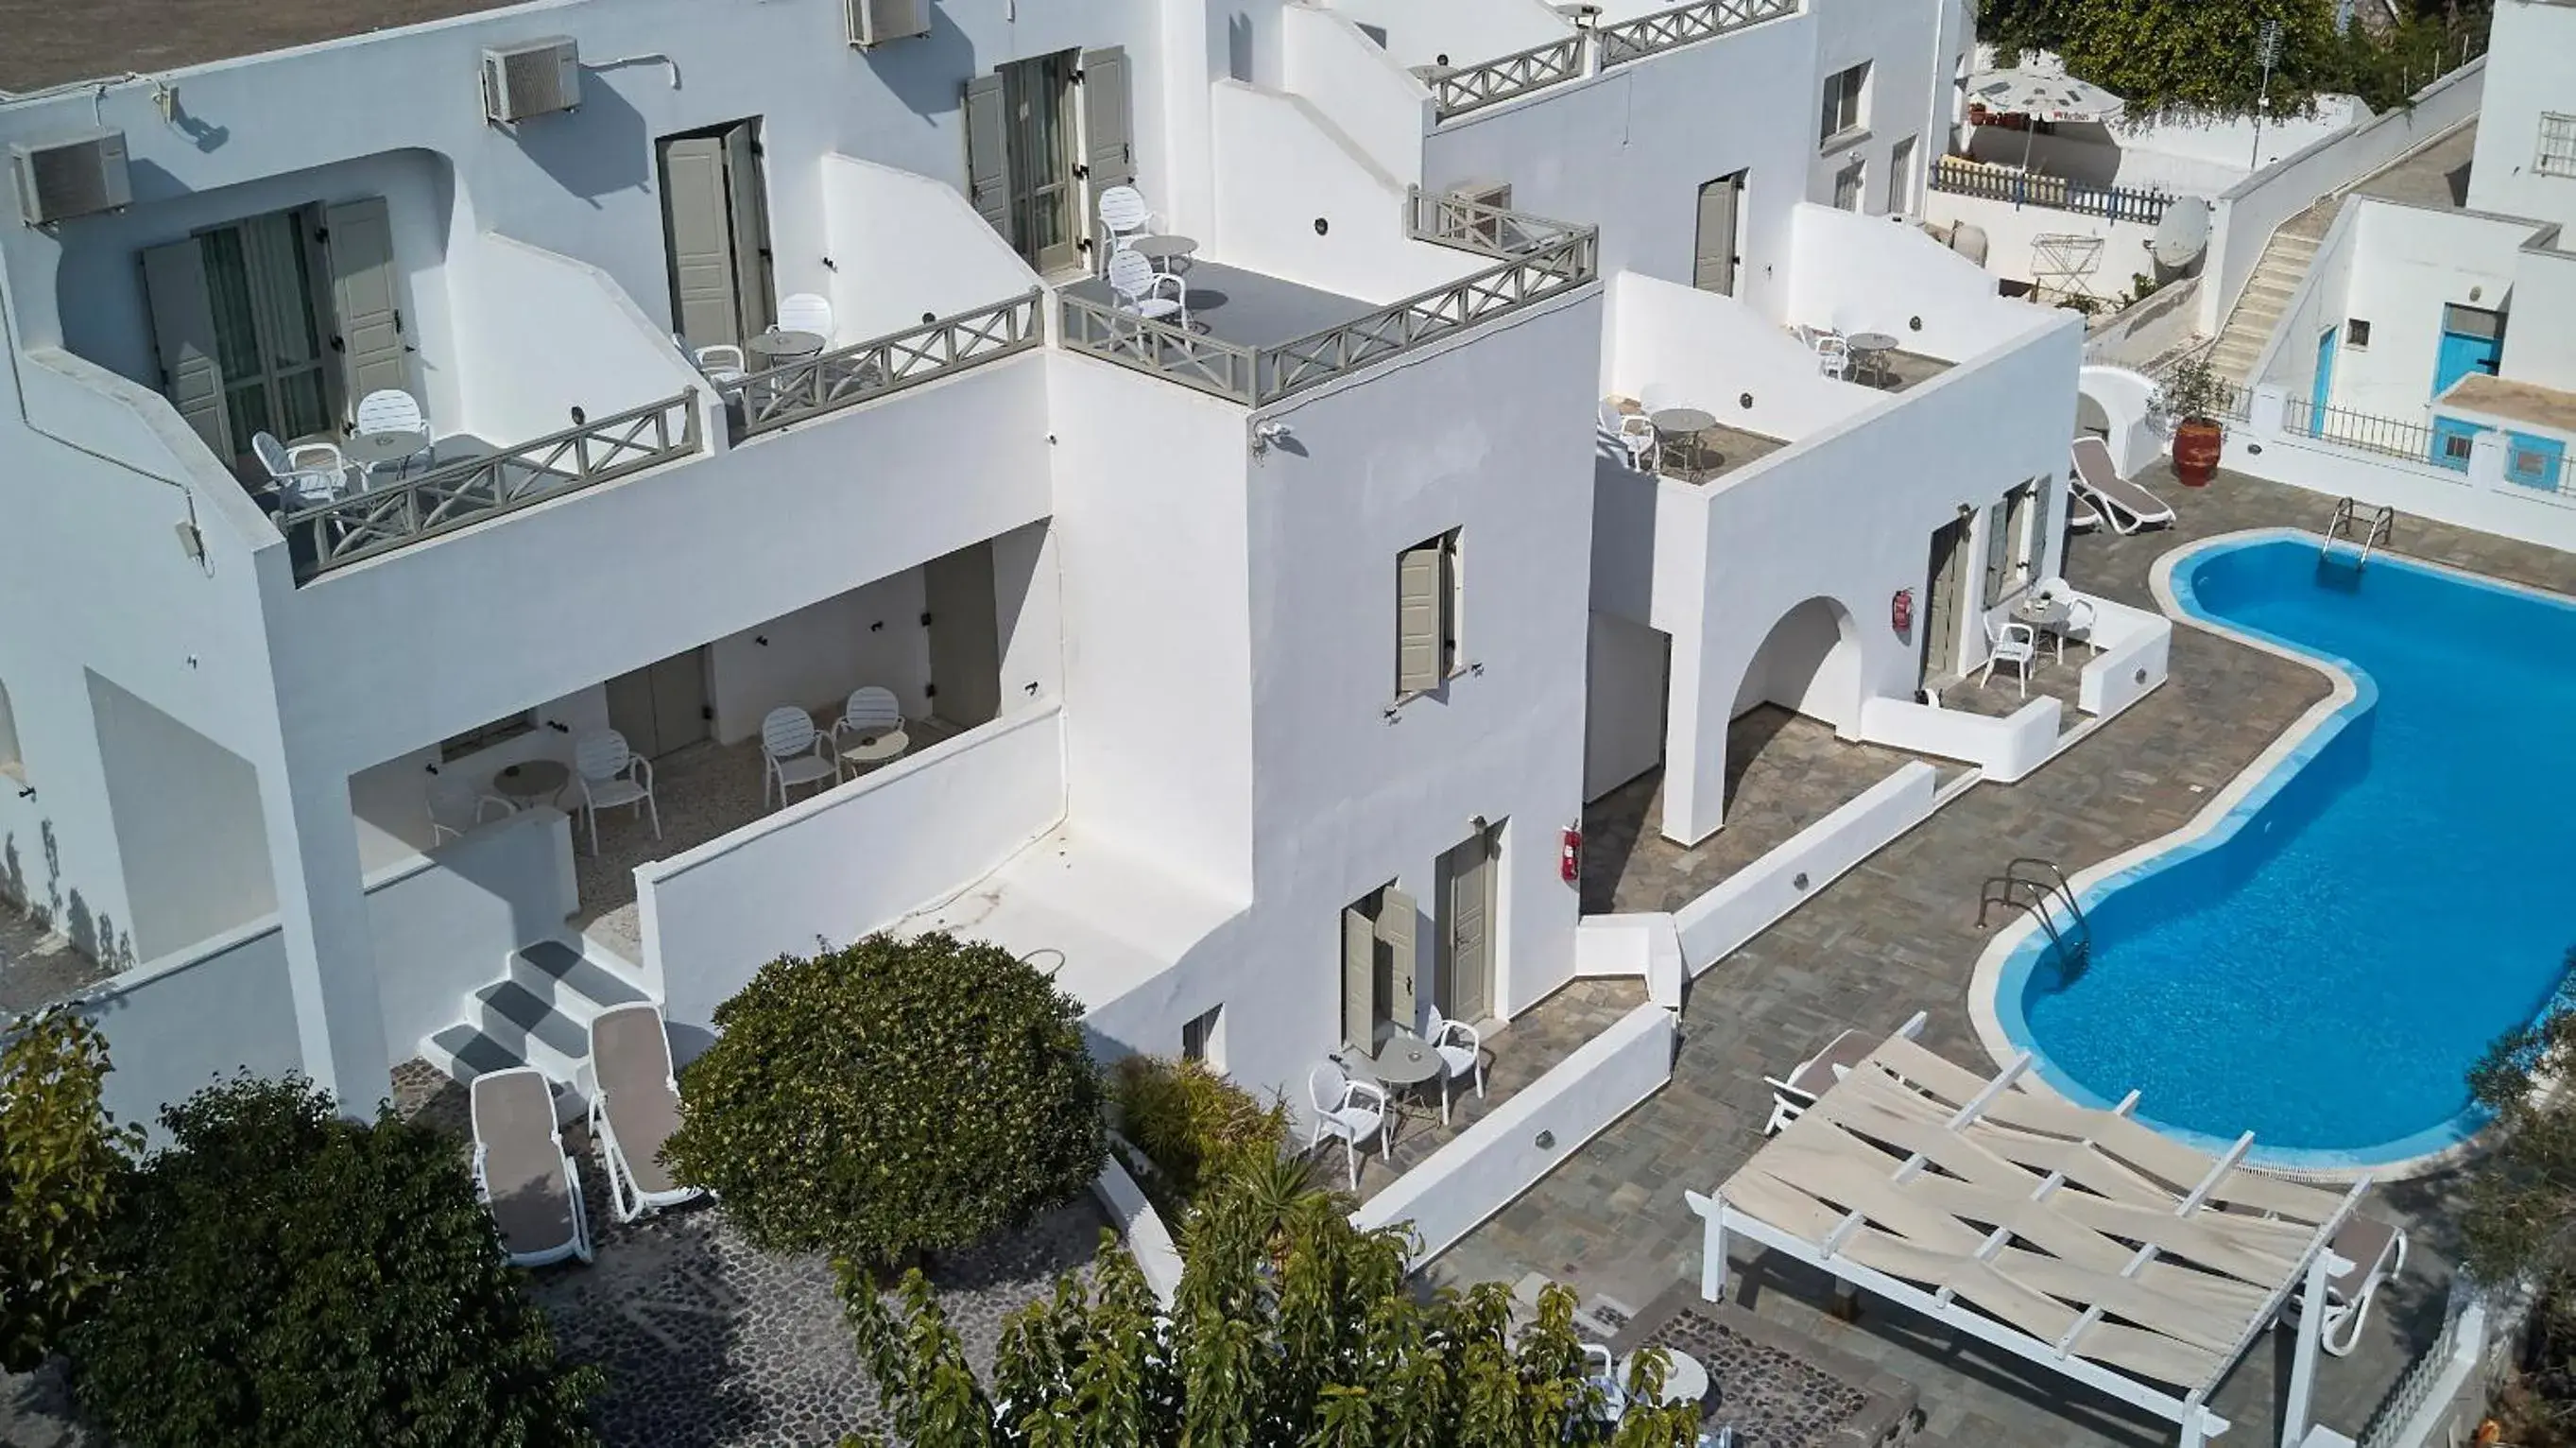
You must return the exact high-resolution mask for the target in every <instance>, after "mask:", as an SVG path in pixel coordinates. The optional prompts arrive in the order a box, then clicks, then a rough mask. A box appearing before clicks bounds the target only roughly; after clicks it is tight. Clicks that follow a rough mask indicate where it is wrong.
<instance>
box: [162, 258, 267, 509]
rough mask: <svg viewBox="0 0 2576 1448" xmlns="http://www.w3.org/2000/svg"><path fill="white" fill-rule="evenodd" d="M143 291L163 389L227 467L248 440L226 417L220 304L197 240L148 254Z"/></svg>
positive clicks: (173, 404) (184, 417)
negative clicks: (235, 434) (237, 436)
mask: <svg viewBox="0 0 2576 1448" xmlns="http://www.w3.org/2000/svg"><path fill="white" fill-rule="evenodd" d="M143 290H144V293H145V295H146V296H147V297H148V298H149V300H150V303H151V307H152V342H153V346H154V348H155V350H156V351H157V352H158V353H159V355H160V361H161V391H162V394H163V395H164V396H166V397H168V398H169V399H170V405H171V406H173V407H175V408H177V409H179V417H180V420H181V421H184V422H186V423H187V424H188V426H189V427H191V428H193V429H195V431H196V434H197V436H199V437H201V438H203V439H205V442H206V447H207V449H208V450H209V451H211V452H213V453H214V455H215V457H216V459H217V460H218V461H220V462H222V463H223V464H224V465H225V466H226V467H230V466H232V461H233V459H234V458H235V457H236V456H238V455H239V454H240V452H241V450H242V447H243V446H245V445H247V443H248V441H249V440H248V439H246V438H245V439H243V440H242V443H241V444H236V443H235V442H234V440H233V438H232V435H231V434H232V428H231V426H230V424H229V423H228V422H227V420H226V418H225V416H224V369H223V366H222V364H221V363H219V362H218V361H216V358H217V357H219V356H220V355H222V354H220V353H219V352H217V351H216V350H215V312H214V305H213V302H212V301H211V299H210V298H209V297H208V295H207V291H206V261H205V257H204V256H203V254H202V253H201V252H200V251H199V250H198V246H197V242H196V239H195V238H193V237H191V238H189V239H188V240H186V241H174V242H172V243H170V244H169V245H167V246H156V247H152V248H150V249H149V250H147V251H145V252H144V253H143Z"/></svg>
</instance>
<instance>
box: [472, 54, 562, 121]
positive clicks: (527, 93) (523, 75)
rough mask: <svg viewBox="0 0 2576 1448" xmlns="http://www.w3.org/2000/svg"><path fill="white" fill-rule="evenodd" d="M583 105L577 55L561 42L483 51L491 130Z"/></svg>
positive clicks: (485, 110)
mask: <svg viewBox="0 0 2576 1448" xmlns="http://www.w3.org/2000/svg"><path fill="white" fill-rule="evenodd" d="M580 104H581V52H580V49H579V47H577V46H575V45H574V44H573V42H572V41H571V39H569V38H568V37H565V36H561V35H556V36H549V37H547V38H546V39H544V40H529V41H523V42H521V43H520V44H517V45H489V46H485V47H484V48H483V117H484V119H485V120H488V121H491V122H493V123H494V124H496V125H498V124H502V123H505V122H511V121H524V120H527V119H529V118H530V117H533V116H548V115H552V114H554V113H555V112H557V111H568V110H571V109H572V108H573V107H575V106H578V105H580Z"/></svg>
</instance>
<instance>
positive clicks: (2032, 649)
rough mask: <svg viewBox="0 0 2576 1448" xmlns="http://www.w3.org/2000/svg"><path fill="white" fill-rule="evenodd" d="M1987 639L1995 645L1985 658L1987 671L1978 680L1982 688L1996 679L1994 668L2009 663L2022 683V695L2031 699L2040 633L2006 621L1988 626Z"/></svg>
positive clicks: (1988, 624)
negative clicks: (2031, 683) (2032, 672)
mask: <svg viewBox="0 0 2576 1448" xmlns="http://www.w3.org/2000/svg"><path fill="white" fill-rule="evenodd" d="M1986 640H1987V642H1988V643H1990V644H1991V645H1993V647H1992V649H1991V651H1990V652H1988V653H1987V655H1986V671H1985V672H1984V673H1983V674H1980V675H1979V676H1978V677H1977V683H1978V685H1979V686H1980V687H1982V686H1984V685H1985V684H1986V683H1988V682H1990V681H1991V680H1992V679H1993V678H1994V676H1995V665H1997V664H2010V665H2012V666H2013V674H2014V676H2015V677H2016V678H2018V679H2019V680H2020V682H2021V696H2022V697H2023V698H2025V699H2027V698H2029V697H2030V668H2031V665H2032V664H2034V663H2037V662H2038V661H2039V630H2037V629H2035V628H2032V627H2031V626H2030V625H2029V624H2026V623H2020V622H2016V621H2011V620H2005V619H1990V620H1988V621H1987V623H1986Z"/></svg>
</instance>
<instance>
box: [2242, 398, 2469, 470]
mask: <svg viewBox="0 0 2576 1448" xmlns="http://www.w3.org/2000/svg"><path fill="white" fill-rule="evenodd" d="M2281 430H2282V431H2283V432H2287V433H2297V434H2300V435H2302V436H2306V437H2313V438H2317V439H2320V440H2321V441H2325V442H2332V443H2341V444H2342V445H2343V446H2345V447H2348V448H2357V449H2359V450H2360V451H2362V452H2373V453H2380V454H2382V455H2384V456H2387V457H2392V458H2404V459H2406V460H2407V461H2409V462H2418V463H2436V464H2441V465H2443V466H2465V463H2461V464H2450V463H2445V462H2444V461H2443V458H2442V457H2441V455H2440V454H2438V453H2436V452H2435V451H2434V450H2433V429H2432V428H2431V427H2429V426H2427V425H2425V424H2423V423H2420V422H2408V421H2406V420H2404V419H2402V418H2395V417H2377V416H2373V415H2372V414H2370V413H2367V412H2347V411H2345V410H2344V409H2343V408H2340V407H2319V406H2317V405H2316V403H2315V402H2314V401H2312V400H2310V399H2308V398H2305V397H2290V398H2284V399H2283V400H2282V403H2281Z"/></svg>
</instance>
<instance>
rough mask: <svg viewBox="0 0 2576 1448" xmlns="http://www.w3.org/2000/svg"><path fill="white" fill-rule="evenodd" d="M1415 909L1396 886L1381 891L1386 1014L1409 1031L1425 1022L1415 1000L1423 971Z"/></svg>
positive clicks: (1380, 933) (1379, 911)
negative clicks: (1416, 984)
mask: <svg viewBox="0 0 2576 1448" xmlns="http://www.w3.org/2000/svg"><path fill="white" fill-rule="evenodd" d="M1414 909H1415V907H1414V904H1413V897H1412V896H1410V895H1407V894H1405V893H1404V892H1403V891H1402V890H1399V889H1397V888H1395V887H1394V886H1393V885H1389V886H1387V887H1386V888H1385V889H1384V890H1382V891H1380V892H1378V907H1377V938H1378V939H1379V940H1380V941H1381V942H1383V943H1384V944H1385V946H1386V1014H1387V1017H1388V1018H1389V1019H1390V1020H1392V1021H1394V1022H1395V1024H1396V1025H1397V1027H1399V1028H1400V1029H1403V1030H1407V1031H1410V1030H1414V1029H1416V1028H1417V1027H1419V1026H1420V1025H1421V1023H1422V1016H1421V1014H1420V1011H1419V1008H1418V1007H1417V1006H1416V1004H1415V1001H1414V974H1415V972H1416V971H1418V970H1419V969H1420V968H1421V965H1420V960H1419V957H1418V956H1417V954H1416V952H1415V949H1414Z"/></svg>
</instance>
